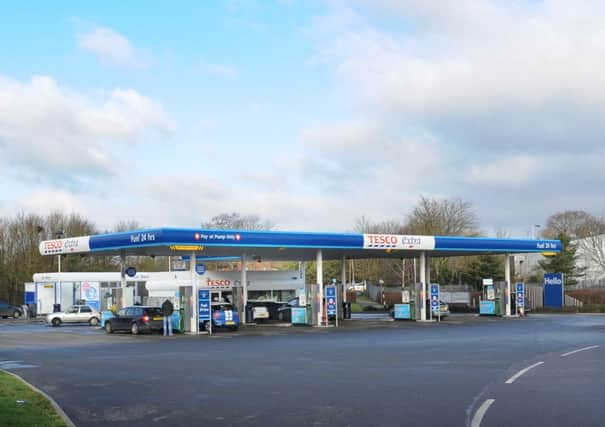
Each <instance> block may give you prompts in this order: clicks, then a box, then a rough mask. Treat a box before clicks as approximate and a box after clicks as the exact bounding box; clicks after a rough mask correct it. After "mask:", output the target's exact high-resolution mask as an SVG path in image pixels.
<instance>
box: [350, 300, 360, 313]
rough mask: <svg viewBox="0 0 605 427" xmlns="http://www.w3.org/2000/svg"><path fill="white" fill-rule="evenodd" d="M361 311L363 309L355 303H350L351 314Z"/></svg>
mask: <svg viewBox="0 0 605 427" xmlns="http://www.w3.org/2000/svg"><path fill="white" fill-rule="evenodd" d="M362 311H363V308H361V306H360V305H359V304H358V303H356V302H352V303H351V313H361V312H362Z"/></svg>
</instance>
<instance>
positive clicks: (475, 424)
mask: <svg viewBox="0 0 605 427" xmlns="http://www.w3.org/2000/svg"><path fill="white" fill-rule="evenodd" d="M495 401H496V399H487V400H486V401H485V402H483V403H482V404H481V406H480V407H479V409H477V412H475V416H474V417H473V420H472V421H471V427H479V426H480V425H481V421H483V417H484V416H485V413H486V412H487V410H488V409H489V407H490V406H492V403H494V402H495Z"/></svg>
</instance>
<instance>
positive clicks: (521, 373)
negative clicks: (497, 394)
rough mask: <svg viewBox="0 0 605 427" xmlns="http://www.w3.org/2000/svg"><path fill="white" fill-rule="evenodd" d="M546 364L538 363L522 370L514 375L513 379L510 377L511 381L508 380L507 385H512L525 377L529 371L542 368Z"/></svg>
mask: <svg viewBox="0 0 605 427" xmlns="http://www.w3.org/2000/svg"><path fill="white" fill-rule="evenodd" d="M543 363H544V362H538V363H534V364H533V365H531V366H528V367H527V368H525V369H521V370H520V371H519V372H517V373H516V374H515V375H513V376H512V377H510V378H509V379H507V380H506V384H512V383H514V382H515V380H516V379H517V378H519V377H520V376H521V375H523V374H524V373H526V372H527V371H529V370H530V369H533V368H535V367H536V366H540V365H542V364H543Z"/></svg>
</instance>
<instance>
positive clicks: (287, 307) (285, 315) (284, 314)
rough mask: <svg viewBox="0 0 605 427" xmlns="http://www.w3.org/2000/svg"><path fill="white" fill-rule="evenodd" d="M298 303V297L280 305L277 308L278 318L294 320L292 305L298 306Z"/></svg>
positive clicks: (286, 320) (283, 320)
mask: <svg viewBox="0 0 605 427" xmlns="http://www.w3.org/2000/svg"><path fill="white" fill-rule="evenodd" d="M298 304H299V299H298V297H296V298H292V299H291V300H290V301H288V302H287V303H285V304H282V305H281V307H279V308H278V309H277V310H276V317H277V320H280V321H282V322H291V321H292V307H298Z"/></svg>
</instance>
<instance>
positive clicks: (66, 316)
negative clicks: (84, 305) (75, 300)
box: [61, 305, 80, 323]
mask: <svg viewBox="0 0 605 427" xmlns="http://www.w3.org/2000/svg"><path fill="white" fill-rule="evenodd" d="M79 313H80V307H78V306H77V305H74V306H71V307H69V308H68V309H67V310H65V312H64V313H63V316H62V319H61V320H62V321H63V323H76V322H77V321H78V316H79V315H80V314H79Z"/></svg>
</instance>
